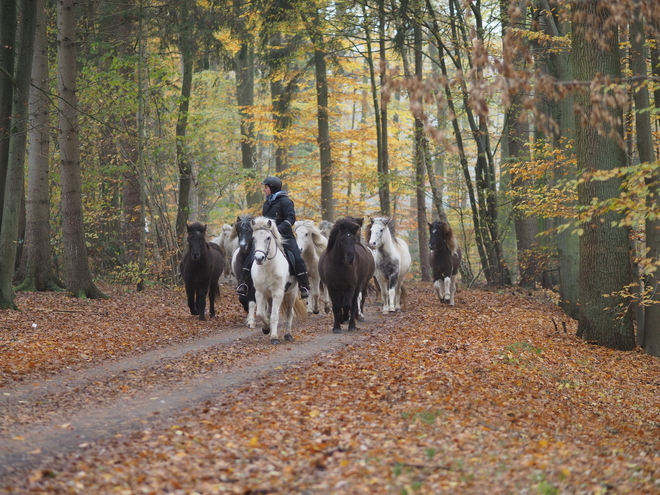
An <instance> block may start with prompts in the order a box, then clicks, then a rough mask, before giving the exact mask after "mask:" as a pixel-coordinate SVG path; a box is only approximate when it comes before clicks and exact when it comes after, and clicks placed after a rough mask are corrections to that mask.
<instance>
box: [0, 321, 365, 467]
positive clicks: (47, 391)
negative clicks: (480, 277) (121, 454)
mask: <svg viewBox="0 0 660 495" xmlns="http://www.w3.org/2000/svg"><path fill="white" fill-rule="evenodd" d="M314 318H317V319H318V320H324V321H325V322H326V323H327V322H328V321H329V320H328V319H326V318H324V317H323V316H319V317H314ZM326 326H327V325H326ZM368 326H370V325H369V324H367V323H363V324H362V325H361V328H362V327H364V328H366V327H368ZM361 335H365V332H364V331H358V332H356V333H351V334H349V333H348V332H346V331H344V333H342V334H339V335H336V334H332V333H329V330H328V331H326V332H319V333H316V334H311V335H306V336H305V337H304V338H300V337H299V338H297V339H296V341H294V342H292V343H289V342H287V343H284V344H280V345H277V346H272V345H267V348H266V349H264V350H265V351H267V352H255V353H253V354H251V355H249V356H243V357H241V358H240V359H239V360H238V361H235V362H234V363H233V364H232V365H231V366H230V367H229V368H225V369H219V370H218V369H217V366H216V367H212V368H211V369H210V370H209V369H203V370H201V371H200V372H199V373H195V374H194V376H192V377H190V376H188V375H184V376H176V377H174V378H173V379H170V380H169V381H167V382H165V383H158V384H157V385H154V384H153V380H149V379H148V377H149V375H153V374H156V373H161V374H162V373H163V372H166V371H167V370H171V369H172V368H174V367H176V366H181V365H183V366H188V367H198V366H199V363H200V362H203V361H205V360H206V359H207V356H208V354H209V353H213V352H214V351H216V350H220V349H227V348H230V347H232V346H234V345H235V344H237V343H239V344H241V343H242V344H244V343H247V344H252V345H254V344H255V343H257V344H261V346H259V345H257V347H261V348H262V349H263V348H264V341H267V337H266V336H264V335H263V334H262V332H261V331H260V330H259V329H256V330H249V329H246V328H237V327H232V328H224V329H221V330H219V331H218V332H216V333H214V334H213V335H211V336H207V337H204V338H201V339H198V340H194V341H192V342H186V343H180V344H175V345H172V346H168V347H165V348H161V349H158V350H154V351H150V352H147V353H145V354H141V355H136V356H130V357H127V358H124V359H120V360H117V361H112V362H105V363H102V364H100V365H98V366H95V367H91V368H88V369H84V370H76V371H66V372H64V373H61V374H58V375H55V376H51V377H49V378H47V379H44V380H38V381H32V382H31V383H27V384H26V383H20V384H18V385H15V386H12V387H6V388H3V389H2V391H1V393H0V417H2V418H3V424H1V425H0V445H2V448H1V449H0V477H1V476H2V475H3V474H9V473H11V472H14V471H16V470H19V471H24V470H29V469H33V468H35V467H38V466H39V465H40V464H42V463H43V462H45V461H47V460H48V459H50V458H52V457H55V456H58V455H65V454H67V453H69V452H72V451H74V450H83V449H84V448H85V447H88V446H91V445H92V444H93V443H94V442H95V441H98V440H102V439H106V438H111V437H121V436H124V435H126V434H128V433H130V432H132V431H137V430H145V429H149V428H150V427H151V426H152V425H154V424H155V423H157V422H161V421H166V420H168V419H170V420H171V418H172V417H173V416H175V415H176V414H177V413H179V412H180V411H182V410H184V409H185V408H188V407H194V406H198V405H200V404H203V403H204V402H205V401H207V400H211V399H214V400H216V401H217V400H218V397H219V396H221V395H222V393H223V391H225V392H226V391H227V390H229V389H235V388H237V387H241V386H246V385H250V384H253V385H254V384H257V383H258V381H259V379H260V378H261V377H263V376H266V375H268V374H270V373H273V372H277V370H282V369H286V368H291V367H294V366H296V365H297V364H298V363H301V362H303V361H305V360H307V359H309V358H313V357H318V356H320V355H323V354H325V353H330V352H333V351H334V350H337V349H339V348H341V347H343V346H345V345H347V344H348V343H354V342H356V338H357V339H358V340H359V336H361ZM182 361H183V364H181V363H182ZM186 363H188V364H186ZM190 363H192V364H190ZM174 374H176V373H175V372H174ZM136 377H140V378H138V379H136ZM122 392H123V393H122ZM35 408H36V411H35Z"/></svg>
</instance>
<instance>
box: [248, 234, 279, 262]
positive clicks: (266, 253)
mask: <svg viewBox="0 0 660 495" xmlns="http://www.w3.org/2000/svg"><path fill="white" fill-rule="evenodd" d="M258 230H266V231H268V232H269V233H270V234H271V235H270V236H268V238H267V239H266V250H265V251H263V250H261V249H255V250H254V254H257V253H262V254H263V255H264V256H265V258H266V260H265V261H270V260H272V259H273V258H275V256H277V249H276V250H275V254H274V255H273V257H272V258H269V257H268V253H270V241H271V240H272V239H273V237H272V232H271V230H270V229H269V228H266V227H259V228H258V229H254V230H253V231H252V235H253V237H254V233H255V232H257V231H258Z"/></svg>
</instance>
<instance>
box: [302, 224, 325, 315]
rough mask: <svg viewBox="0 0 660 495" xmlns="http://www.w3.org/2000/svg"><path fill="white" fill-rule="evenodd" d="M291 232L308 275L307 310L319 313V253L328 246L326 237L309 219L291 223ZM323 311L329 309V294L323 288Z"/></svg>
mask: <svg viewBox="0 0 660 495" xmlns="http://www.w3.org/2000/svg"><path fill="white" fill-rule="evenodd" d="M293 233H294V234H295V236H296V242H297V243H298V249H300V254H301V255H302V258H303V260H304V261H305V265H307V274H308V276H309V285H310V287H309V299H308V300H307V301H308V302H307V312H308V313H314V314H315V315H317V314H318V313H319V296H320V294H321V290H320V284H321V276H320V275H319V257H320V256H321V253H323V251H325V249H326V248H327V247H328V239H326V238H325V237H324V236H323V234H321V231H320V230H319V229H318V228H316V225H314V222H313V221H311V220H299V221H297V222H296V223H295V224H294V225H293ZM323 293H324V297H323V299H324V302H325V308H324V309H325V312H326V313H328V312H329V311H330V304H329V296H328V295H327V290H325V288H324V290H323Z"/></svg>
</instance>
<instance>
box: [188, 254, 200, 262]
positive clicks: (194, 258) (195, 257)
mask: <svg viewBox="0 0 660 495" xmlns="http://www.w3.org/2000/svg"><path fill="white" fill-rule="evenodd" d="M190 258H191V259H192V260H193V261H197V260H199V254H191V255H190Z"/></svg>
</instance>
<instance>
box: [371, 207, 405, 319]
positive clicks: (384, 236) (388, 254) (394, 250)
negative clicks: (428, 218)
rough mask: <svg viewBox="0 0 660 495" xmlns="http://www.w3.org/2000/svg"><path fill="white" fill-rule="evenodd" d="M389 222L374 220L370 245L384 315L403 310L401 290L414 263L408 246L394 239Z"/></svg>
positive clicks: (399, 239) (401, 240)
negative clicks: (372, 249)
mask: <svg viewBox="0 0 660 495" xmlns="http://www.w3.org/2000/svg"><path fill="white" fill-rule="evenodd" d="M387 221H388V219H387V218H380V217H379V218H374V219H372V220H371V222H372V225H371V235H370V237H369V245H370V246H371V247H372V248H374V249H375V250H374V252H373V254H374V259H375V261H376V272H375V274H374V275H375V276H376V281H377V282H378V285H379V287H380V294H381V300H382V302H383V313H389V312H395V311H399V310H400V309H401V289H402V286H403V281H404V278H405V275H406V273H408V270H410V264H411V262H412V260H411V257H410V251H409V250H408V244H407V243H406V242H405V241H404V240H403V239H401V238H400V237H395V238H393V237H392V233H391V232H390V229H389V227H388V226H387ZM390 281H392V282H393V283H391V282H390Z"/></svg>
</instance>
